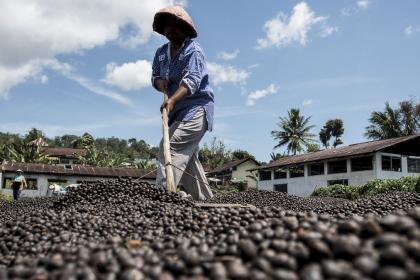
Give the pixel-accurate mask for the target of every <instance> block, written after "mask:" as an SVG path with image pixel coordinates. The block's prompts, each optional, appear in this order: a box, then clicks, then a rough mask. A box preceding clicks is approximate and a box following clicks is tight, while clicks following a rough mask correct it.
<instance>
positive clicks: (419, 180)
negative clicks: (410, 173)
mask: <svg viewBox="0 0 420 280" xmlns="http://www.w3.org/2000/svg"><path fill="white" fill-rule="evenodd" d="M416 192H418V193H420V176H419V177H417V182H416Z"/></svg>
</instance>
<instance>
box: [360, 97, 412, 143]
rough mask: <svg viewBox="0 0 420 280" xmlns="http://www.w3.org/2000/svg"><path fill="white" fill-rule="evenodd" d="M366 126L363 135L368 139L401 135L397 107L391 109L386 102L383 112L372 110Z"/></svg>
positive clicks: (400, 122)
mask: <svg viewBox="0 0 420 280" xmlns="http://www.w3.org/2000/svg"><path fill="white" fill-rule="evenodd" d="M369 122H370V123H371V125H369V126H367V127H366V133H365V136H366V137H367V138H370V139H375V140H380V139H388V138H393V137H398V136H403V135H404V133H403V131H402V130H401V127H402V117H401V112H400V110H398V109H395V110H394V109H392V108H391V106H390V105H389V103H388V102H386V103H385V111H384V112H376V111H374V112H372V114H371V116H370V118H369Z"/></svg>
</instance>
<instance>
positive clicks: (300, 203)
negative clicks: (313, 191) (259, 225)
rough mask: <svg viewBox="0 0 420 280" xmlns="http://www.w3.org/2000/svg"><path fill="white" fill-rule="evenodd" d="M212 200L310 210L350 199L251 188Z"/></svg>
mask: <svg viewBox="0 0 420 280" xmlns="http://www.w3.org/2000/svg"><path fill="white" fill-rule="evenodd" d="M210 202H214V203H239V204H252V205H254V206H256V207H259V208H262V207H282V208H283V209H286V210H292V211H303V212H308V211H316V210H317V209H327V208H330V207H331V206H332V207H336V208H337V207H339V206H341V205H343V204H346V203H347V202H348V200H346V199H339V198H318V197H309V198H302V197H299V196H295V195H289V194H286V193H283V192H275V191H264V190H255V189H251V190H248V191H245V192H239V193H233V194H229V195H223V196H215V197H213V198H212V199H211V201H210Z"/></svg>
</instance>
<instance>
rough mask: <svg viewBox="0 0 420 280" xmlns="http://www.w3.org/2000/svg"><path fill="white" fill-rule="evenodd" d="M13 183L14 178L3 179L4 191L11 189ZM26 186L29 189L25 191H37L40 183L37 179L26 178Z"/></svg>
mask: <svg viewBox="0 0 420 280" xmlns="http://www.w3.org/2000/svg"><path fill="white" fill-rule="evenodd" d="M12 183H13V178H4V179H3V188H4V189H11V188H12ZM26 185H27V187H26V188H25V187H24V189H27V190H37V189H38V181H37V179H27V178H26Z"/></svg>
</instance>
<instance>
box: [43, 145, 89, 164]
mask: <svg viewBox="0 0 420 280" xmlns="http://www.w3.org/2000/svg"><path fill="white" fill-rule="evenodd" d="M41 151H42V152H44V153H45V154H47V155H48V158H49V159H50V160H52V161H54V162H56V163H59V164H75V163H77V159H78V156H83V155H85V154H86V150H85V149H80V148H65V147H47V146H43V147H41Z"/></svg>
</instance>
